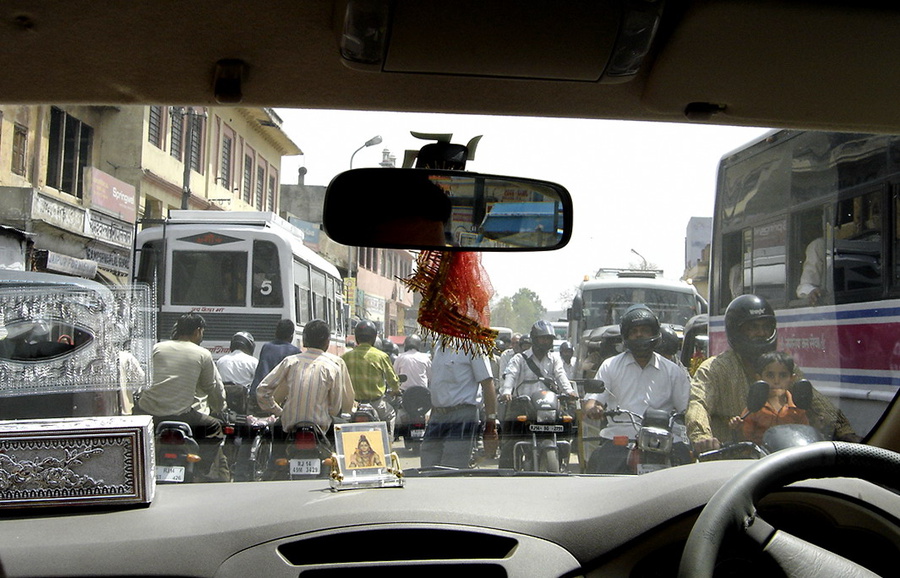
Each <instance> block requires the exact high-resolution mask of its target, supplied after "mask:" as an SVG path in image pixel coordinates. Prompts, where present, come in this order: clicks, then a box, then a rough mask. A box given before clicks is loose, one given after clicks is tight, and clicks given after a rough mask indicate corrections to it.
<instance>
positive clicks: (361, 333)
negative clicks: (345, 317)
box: [353, 319, 378, 343]
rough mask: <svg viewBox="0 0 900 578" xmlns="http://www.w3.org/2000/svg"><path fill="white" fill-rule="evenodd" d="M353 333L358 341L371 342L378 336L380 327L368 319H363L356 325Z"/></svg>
mask: <svg viewBox="0 0 900 578" xmlns="http://www.w3.org/2000/svg"><path fill="white" fill-rule="evenodd" d="M353 335H354V336H355V337H356V341H357V342H360V341H365V342H366V343H370V342H372V341H373V340H374V339H375V338H376V337H377V336H378V327H376V326H375V323H373V322H371V321H369V320H368V319H363V320H362V321H360V322H359V323H357V324H356V327H355V328H354V329H353ZM363 338H365V339H363Z"/></svg>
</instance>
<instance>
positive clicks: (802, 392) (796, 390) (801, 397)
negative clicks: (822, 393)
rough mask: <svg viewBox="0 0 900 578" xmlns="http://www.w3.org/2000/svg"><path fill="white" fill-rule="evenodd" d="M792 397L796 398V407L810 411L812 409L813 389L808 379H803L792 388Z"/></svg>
mask: <svg viewBox="0 0 900 578" xmlns="http://www.w3.org/2000/svg"><path fill="white" fill-rule="evenodd" d="M791 397H793V398H794V405H796V406H797V407H799V408H800V409H809V408H811V407H812V397H813V387H812V383H810V382H809V380H808V379H801V380H799V381H797V382H795V383H794V385H793V386H791Z"/></svg>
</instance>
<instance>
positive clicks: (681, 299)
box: [582, 287, 700, 329]
mask: <svg viewBox="0 0 900 578" xmlns="http://www.w3.org/2000/svg"><path fill="white" fill-rule="evenodd" d="M582 299H583V301H584V318H585V321H586V323H585V326H586V327H587V328H589V329H591V328H596V327H603V326H605V325H618V323H619V319H620V318H621V316H622V314H623V313H625V310H626V309H628V307H629V306H631V305H633V304H635V303H643V304H645V305H647V306H648V307H650V309H652V310H653V311H654V312H655V313H656V314H657V316H658V317H659V320H660V322H661V323H671V324H673V325H682V326H683V325H684V324H685V323H687V321H688V319H690V318H691V317H693V316H694V315H697V314H698V313H700V311H699V310H698V307H697V299H696V297H695V296H694V295H693V294H692V293H686V292H681V291H672V290H667V289H651V288H646V287H607V288H599V289H586V290H584V291H583V293H582Z"/></svg>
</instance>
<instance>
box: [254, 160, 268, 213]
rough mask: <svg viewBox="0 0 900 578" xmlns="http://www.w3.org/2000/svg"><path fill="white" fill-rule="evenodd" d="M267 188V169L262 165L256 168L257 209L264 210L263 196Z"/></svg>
mask: <svg viewBox="0 0 900 578" xmlns="http://www.w3.org/2000/svg"><path fill="white" fill-rule="evenodd" d="M265 187H266V167H264V166H262V164H260V165H259V166H258V167H256V208H257V210H259V211H262V210H263V194H264V192H265Z"/></svg>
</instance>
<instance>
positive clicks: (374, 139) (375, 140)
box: [350, 135, 381, 169]
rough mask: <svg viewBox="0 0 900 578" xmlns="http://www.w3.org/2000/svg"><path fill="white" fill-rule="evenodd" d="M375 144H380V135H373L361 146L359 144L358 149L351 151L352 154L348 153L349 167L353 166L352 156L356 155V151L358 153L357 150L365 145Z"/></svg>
mask: <svg viewBox="0 0 900 578" xmlns="http://www.w3.org/2000/svg"><path fill="white" fill-rule="evenodd" d="M377 144H381V135H375V136H373V137H372V138H370V139H369V140H367V141H366V142H365V144H364V145H363V146H361V147H359V148H358V149H356V150H355V151H353V154H352V155H350V168H351V169H352V168H353V157H355V156H356V153H358V152H359V151H361V150H363V149H364V148H366V147H370V146H374V145H377Z"/></svg>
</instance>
